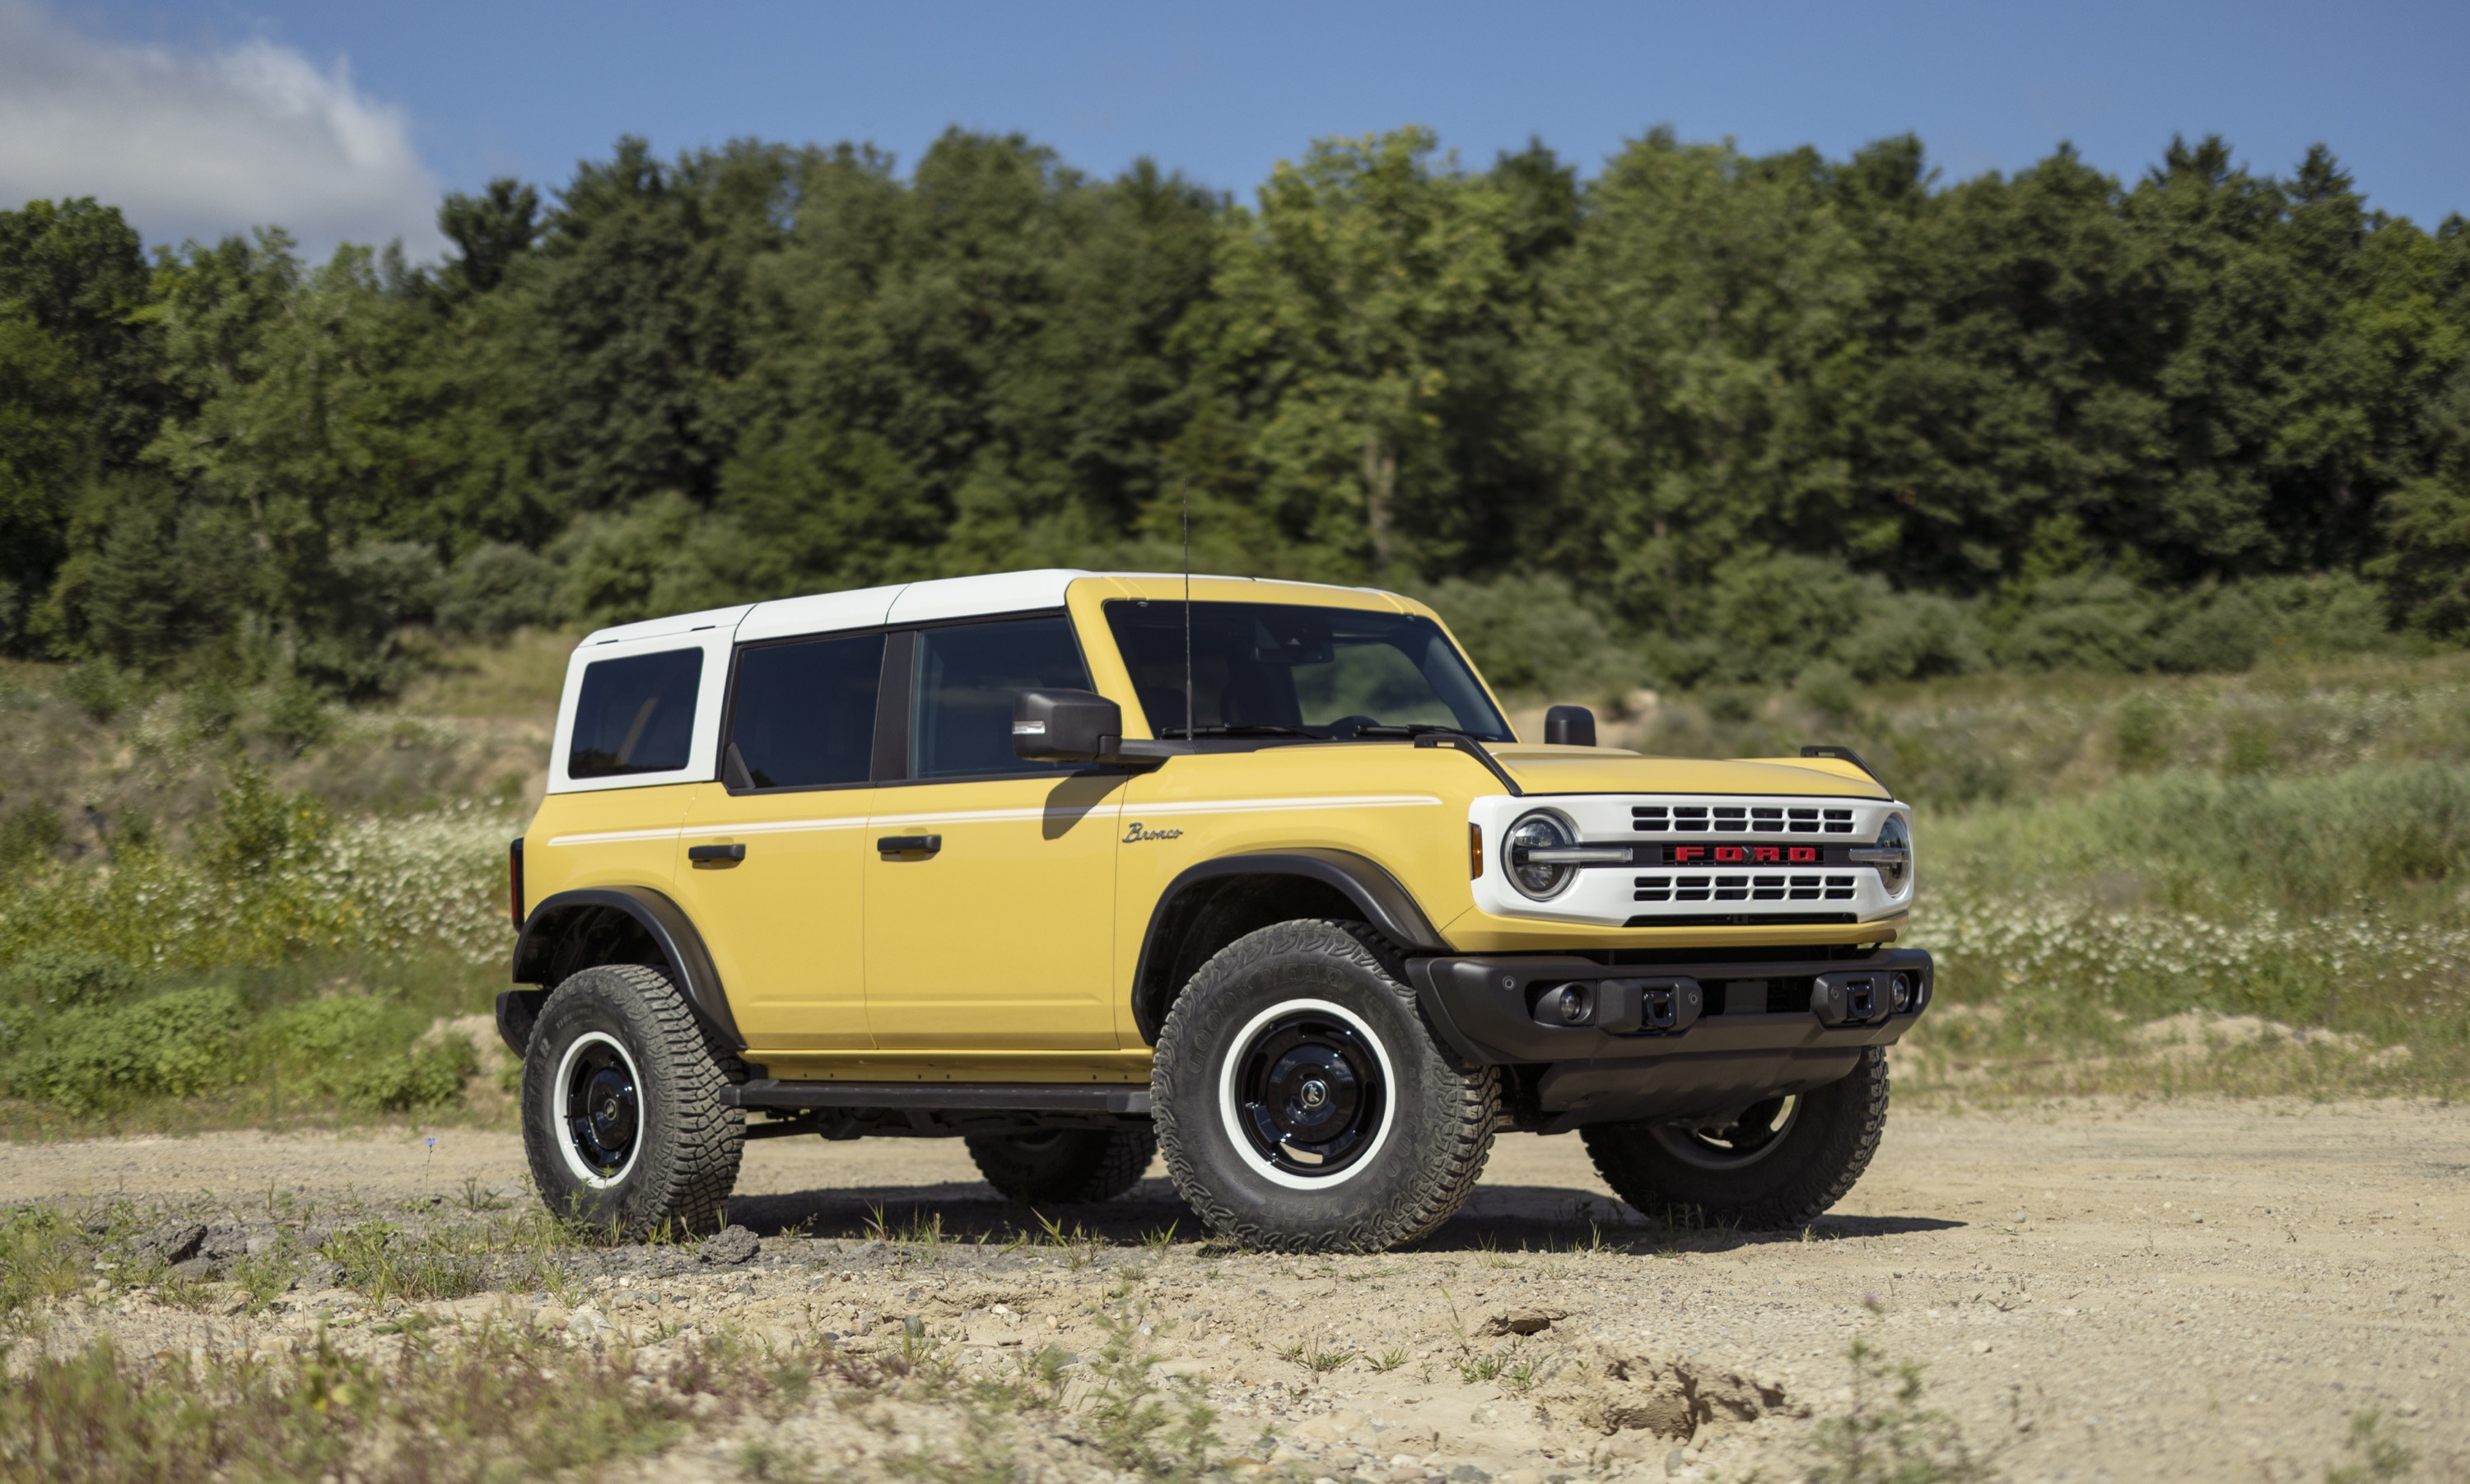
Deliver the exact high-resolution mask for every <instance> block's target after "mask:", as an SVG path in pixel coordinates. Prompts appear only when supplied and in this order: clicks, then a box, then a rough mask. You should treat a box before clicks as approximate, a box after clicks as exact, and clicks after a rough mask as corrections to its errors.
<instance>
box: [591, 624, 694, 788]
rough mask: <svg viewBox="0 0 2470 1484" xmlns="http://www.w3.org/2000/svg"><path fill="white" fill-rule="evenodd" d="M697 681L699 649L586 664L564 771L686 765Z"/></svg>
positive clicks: (669, 769)
mask: <svg viewBox="0 0 2470 1484" xmlns="http://www.w3.org/2000/svg"><path fill="white" fill-rule="evenodd" d="M702 681H703V651H702V650H701V649H672V650H667V651H664V652H663V653H661V654H656V655H629V656H627V657H626V658H624V659H622V660H599V661H594V662H592V663H591V664H588V665H585V666H584V667H583V687H582V689H581V691H580V692H579V693H578V694H577V696H576V698H575V706H574V740H573V742H572V744H571V746H570V748H569V750H568V752H567V758H566V774H567V777H572V778H611V777H625V776H627V775H630V774H637V773H674V772H676V771H677V770H679V769H681V768H683V767H685V766H686V765H687V758H688V756H689V755H690V754H692V752H693V748H694V716H695V692H696V690H697V689H698V688H699V686H700V685H701V684H702Z"/></svg>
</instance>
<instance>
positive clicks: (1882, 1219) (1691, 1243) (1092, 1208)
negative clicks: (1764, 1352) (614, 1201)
mask: <svg viewBox="0 0 2470 1484" xmlns="http://www.w3.org/2000/svg"><path fill="white" fill-rule="evenodd" d="M729 1219H730V1220H731V1221H733V1222H735V1223H737V1224H739V1225H742V1226H745V1227H748V1228H750V1229H751V1230H753V1231H754V1232H755V1233H756V1234H757V1236H764V1237H774V1236H804V1237H837V1238H843V1239H853V1240H859V1241H866V1240H874V1241H890V1242H967V1243H972V1244H977V1243H987V1244H994V1245H1011V1244H1013V1243H1016V1242H1040V1241H1046V1242H1053V1241H1073V1242H1080V1243H1084V1244H1088V1245H1093V1246H1099V1247H1131V1246H1154V1245H1159V1244H1162V1243H1166V1242H1175V1243H1178V1244H1179V1243H1186V1242H1200V1241H1203V1240H1204V1239H1206V1238H1207V1236H1208V1233H1207V1231H1206V1229H1204V1228H1203V1227H1202V1226H1201V1224H1200V1217H1197V1216H1195V1215H1194V1214H1193V1212H1192V1209H1191V1208H1190V1207H1188V1206H1186V1205H1185V1204H1184V1203H1183V1201H1182V1199H1181V1198H1180V1197H1179V1196H1177V1194H1176V1192H1175V1187H1174V1186H1173V1185H1171V1184H1169V1183H1168V1182H1167V1181H1165V1180H1161V1179H1150V1180H1143V1181H1142V1182H1140V1184H1138V1185H1136V1186H1134V1187H1133V1188H1132V1189H1131V1190H1130V1191H1128V1192H1126V1193H1125V1194H1122V1195H1120V1196H1118V1197H1116V1198H1115V1199H1113V1200H1109V1201H1100V1202H1094V1203H1064V1202H1059V1203H1056V1204H1053V1205H1044V1204H1041V1205H1038V1206H1035V1207H1033V1206H1029V1205H1024V1204H1022V1203H1020V1202H1018V1201H1011V1200H1006V1199H1004V1198H1003V1197H1002V1196H1000V1195H997V1194H995V1193H994V1191H993V1190H992V1189H991V1188H990V1187H988V1186H986V1185H984V1184H981V1183H979V1182H977V1181H973V1180H972V1181H951V1182H945V1183H942V1184H935V1185H903V1186H858V1187H848V1188H839V1189H830V1190H815V1191H798V1192H788V1193H781V1194H768V1195H734V1196H732V1197H731V1198H730V1202H729ZM1965 1225H1966V1223H1965V1222H1962V1221H1954V1220H1946V1219H1942V1218H1940V1217H1916V1216H1839V1215H1829V1216H1824V1217H1819V1218H1818V1219H1817V1220H1816V1221H1814V1222H1812V1223H1810V1226H1809V1228H1808V1229H1807V1230H1806V1232H1805V1231H1799V1230H1796V1231H1788V1232H1752V1231H1740V1230H1734V1229H1724V1228H1720V1227H1714V1228H1710V1227H1697V1226H1691V1225H1687V1224H1677V1223H1674V1222H1669V1221H1664V1220H1658V1219H1654V1218H1651V1217H1645V1216H1642V1215H1641V1214H1640V1213H1638V1212H1636V1211H1633V1210H1631V1209H1630V1208H1629V1207H1628V1206H1626V1205H1623V1204H1621V1203H1620V1202H1619V1201H1617V1200H1615V1199H1613V1198H1612V1197H1611V1196H1610V1195H1607V1194H1603V1193H1602V1192H1600V1191H1586V1190H1576V1189H1573V1188H1569V1187H1563V1186H1547V1185H1485V1186H1479V1187H1478V1188H1477V1190H1476V1193H1475V1194H1474V1196H1473V1197H1472V1198H1471V1199H1469V1200H1468V1202H1467V1203H1466V1206H1465V1207H1464V1208H1463V1209H1462V1210H1460V1211H1459V1212H1458V1214H1457V1215H1456V1216H1455V1217H1451V1218H1450V1219H1449V1220H1447V1221H1445V1222H1443V1223H1442V1224H1441V1226H1440V1228H1439V1229H1438V1230H1436V1231H1434V1232H1433V1233H1432V1235H1430V1236H1428V1237H1426V1238H1424V1239H1423V1240H1422V1241H1418V1242H1416V1243H1414V1244H1413V1245H1412V1247H1411V1248H1410V1249H1409V1250H1411V1251H1418V1252H1517V1251H1528V1252H1567V1251H1573V1250H1581V1249H1588V1248H1598V1247H1608V1248H1622V1249H1629V1250H1634V1251H1657V1252H1719V1251H1728V1250H1732V1249H1735V1248H1739V1247H1745V1246H1763V1245H1768V1244H1771V1243H1774V1242H1798V1241H1842V1240H1844V1239H1846V1238H1852V1237H1894V1236H1903V1235H1907V1234H1915V1233H1925V1232H1944V1231H1956V1230H1960V1229H1962V1228H1963V1227H1964V1226H1965Z"/></svg>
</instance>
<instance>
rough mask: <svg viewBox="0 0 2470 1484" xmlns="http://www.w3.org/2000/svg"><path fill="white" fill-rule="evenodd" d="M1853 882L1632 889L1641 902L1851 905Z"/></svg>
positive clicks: (1705, 879) (1764, 879)
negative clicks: (1821, 903) (1829, 903)
mask: <svg viewBox="0 0 2470 1484" xmlns="http://www.w3.org/2000/svg"><path fill="white" fill-rule="evenodd" d="M1852 882H1853V878H1852V877H1851V876H1838V875H1772V876H1771V875H1763V874H1761V875H1741V876H1715V875H1709V876H1640V877H1638V878H1637V879H1636V880H1635V881H1633V882H1632V883H1631V888H1632V893H1633V895H1634V897H1635V899H1636V900H1638V901H1642V902H1744V901H1747V902H1849V901H1851V900H1852Z"/></svg>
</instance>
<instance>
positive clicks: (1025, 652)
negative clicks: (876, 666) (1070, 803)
mask: <svg viewBox="0 0 2470 1484" xmlns="http://www.w3.org/2000/svg"><path fill="white" fill-rule="evenodd" d="M1032 686H1044V687H1049V688H1061V689H1069V690H1086V689H1088V688H1089V667H1088V666H1087V665H1085V664H1084V663H1082V661H1081V646H1080V645H1079V644H1078V643H1077V642H1075V641H1074V639H1073V638H1072V623H1071V620H1070V619H1067V618H1062V617H1052V618H1010V619H1005V620H1003V621H1001V622H997V623H972V624H963V625H960V626H958V627H955V628H949V629H926V630H922V631H920V634H919V636H918V659H917V670H916V672H915V684H914V688H913V692H912V693H913V695H914V696H915V700H914V701H913V703H912V705H913V706H914V707H915V709H913V710H912V711H911V713H910V724H909V776H910V777H913V778H937V777H946V778H948V777H973V776H982V775H986V774H993V773H1052V772H1054V771H1056V770H1057V769H1059V768H1060V767H1063V766H1066V765H1064V764H1060V763H1034V762H1023V761H1022V760H1021V759H1020V758H1018V757H1017V756H1014V754H1013V750H1012V697H1013V692H1014V691H1015V690H1025V689H1028V688H1030V687H1032Z"/></svg>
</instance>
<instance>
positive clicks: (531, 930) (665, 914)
mask: <svg viewBox="0 0 2470 1484" xmlns="http://www.w3.org/2000/svg"><path fill="white" fill-rule="evenodd" d="M603 912H614V913H618V914H620V915H621V916H625V917H627V918H630V919H631V920H632V921H633V922H634V923H635V925H636V926H637V927H639V928H641V929H642V931H643V935H644V936H645V937H646V938H648V939H651V943H652V947H653V949H654V950H655V951H656V952H657V953H659V955H660V957H661V962H660V963H659V964H658V965H657V966H658V967H660V968H663V969H665V970H667V972H668V976H669V979H670V981H671V982H672V983H673V984H675V985H677V986H678V992H679V993H681V994H683V995H685V996H686V999H687V1006H688V1008H690V1009H693V1011H694V1013H695V1018H696V1019H697V1020H700V1021H701V1022H703V1027H704V1031H705V1032H706V1033H708V1034H709V1035H711V1037H712V1038H713V1040H714V1041H716V1042H717V1043H718V1044H719V1045H720V1046H721V1047H723V1048H724V1049H726V1050H728V1051H730V1052H732V1053H735V1052H742V1051H744V1050H745V1049H746V1037H744V1036H742V1035H740V1034H738V1032H737V1020H736V1017H735V1016H734V1015H732V1014H731V1013H730V1012H729V995H728V993H727V992H726V991H724V990H723V989H722V988H721V984H720V971H719V970H718V969H717V968H715V967H713V966H712V962H711V950H710V949H708V948H706V947H705V946H704V941H703V935H702V934H701V933H699V932H697V931H696V930H695V925H694V922H693V920H692V919H691V918H689V917H687V915H686V910H685V909H684V908H681V907H680V906H679V905H678V904H677V903H676V902H675V901H673V900H671V899H670V898H669V897H668V896H667V895H665V894H664V893H659V892H655V891H653V890H652V889H651V888H649V887H585V888H581V889H579V890H576V891H572V892H560V893H557V894H555V895H554V896H549V897H546V898H544V899H542V901H541V902H540V903H539V904H538V905H537V906H535V907H533V908H532V910H531V914H530V915H529V916H526V917H524V929H523V933H522V935H521V936H519V937H518V938H517V939H515V957H514V965H513V967H514V981H515V983H517V984H519V985H547V984H548V982H549V979H550V976H551V975H552V974H554V973H555V972H556V962H555V961H556V956H557V945H558V943H559V941H560V940H561V939H563V938H564V937H565V935H566V933H567V932H568V930H569V929H571V927H573V926H574V925H575V924H576V923H577V922H578V921H580V920H582V919H583V918H585V917H586V916H589V915H592V914H595V913H603ZM527 995H537V996H539V999H537V1000H527ZM547 998H548V996H547V995H546V994H545V993H543V992H542V991H540V990H531V991H524V990H513V991H510V992H508V993H506V994H501V995H500V996H498V1027H499V1033H500V1034H501V1035H503V1036H504V1037H505V1038H506V1040H507V1042H508V1044H510V1045H514V1046H515V1047H516V1049H517V1050H518V1051H520V1050H521V1049H522V1046H521V1042H522V1041H523V1040H524V1039H527V1038H528V1037H529V1036H530V1033H531V1021H532V1019H533V1018H534V1017H536V1016H537V1015H538V1013H539V1009H540V1005H541V1003H542V1002H544V1001H546V999H547ZM510 1002H511V1005H510ZM510 1020H511V1021H513V1022H516V1024H513V1025H510V1024H509V1022H510Z"/></svg>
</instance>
